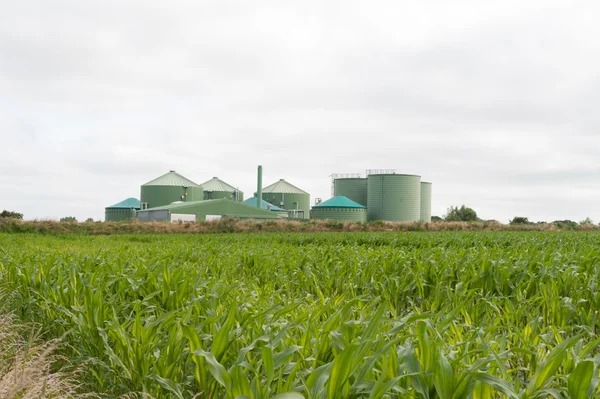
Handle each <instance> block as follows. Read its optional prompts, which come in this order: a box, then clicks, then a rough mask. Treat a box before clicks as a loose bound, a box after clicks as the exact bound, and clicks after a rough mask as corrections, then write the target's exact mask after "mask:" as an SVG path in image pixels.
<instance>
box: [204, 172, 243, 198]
mask: <svg viewBox="0 0 600 399" xmlns="http://www.w3.org/2000/svg"><path fill="white" fill-rule="evenodd" d="M201 186H202V188H203V189H204V199H205V200H211V199H219V198H227V199H230V200H234V201H238V202H242V201H244V193H243V192H241V191H240V190H238V189H237V188H235V187H233V186H232V185H231V184H227V183H225V182H224V181H223V180H221V179H219V178H218V177H213V178H212V179H210V180H209V181H207V182H204V183H202V184H201Z"/></svg>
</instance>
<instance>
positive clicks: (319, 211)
mask: <svg viewBox="0 0 600 399" xmlns="http://www.w3.org/2000/svg"><path fill="white" fill-rule="evenodd" d="M366 176H367V177H365V178H361V177H360V176H359V175H333V187H332V194H333V198H331V199H329V200H327V201H325V202H321V201H320V199H317V203H316V204H315V206H313V207H312V209H311V207H310V194H309V193H308V192H306V191H304V190H302V189H301V188H299V187H297V186H295V185H293V184H292V183H290V182H288V181H286V180H285V179H279V180H278V181H276V182H274V183H273V184H270V185H268V186H266V187H262V166H259V167H258V175H257V190H256V192H255V193H254V197H252V198H248V199H246V200H244V193H243V192H242V191H241V190H239V189H238V188H237V187H235V186H233V185H231V184H229V183H226V182H224V181H223V180H221V179H219V178H218V177H213V178H212V179H210V180H208V181H205V182H204V183H202V184H197V183H195V182H194V181H192V180H190V179H188V178H187V177H184V176H182V175H180V174H179V173H177V172H175V171H174V170H171V171H169V172H168V173H166V174H164V175H162V176H159V177H157V178H156V179H153V180H151V181H149V182H148V183H145V184H143V185H142V186H141V188H140V201H139V204H138V203H137V202H135V201H137V200H135V199H134V198H130V199H128V200H127V201H129V202H126V201H124V202H122V203H119V204H115V205H112V206H110V207H107V208H106V211H105V214H106V220H107V221H116V220H130V219H133V218H137V219H138V220H142V221H151V220H159V221H169V222H176V221H205V220H213V219H218V218H221V217H224V216H230V217H236V218H254V219H272V218H289V219H301V220H307V219H309V218H313V219H330V220H338V221H354V222H367V221H369V222H370V221H376V220H385V221H397V222H417V221H424V222H430V221H431V191H432V190H431V188H432V184H431V183H429V182H423V181H421V176H418V175H407V174H396V173H395V171H394V170H392V169H387V170H367V173H366ZM257 198H260V199H261V201H260V204H259V203H258V201H257ZM131 200H133V202H132V201H131ZM131 204H133V205H134V206H131ZM251 208H253V209H251Z"/></svg>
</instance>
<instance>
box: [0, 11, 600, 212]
mask: <svg viewBox="0 0 600 399" xmlns="http://www.w3.org/2000/svg"><path fill="white" fill-rule="evenodd" d="M598 15H600V3H599V2H597V1H593V0H590V1H577V0H575V1H573V0H571V1H569V0H564V1H552V0H539V1H538V0H529V1H523V0H520V1H515V0H503V1H482V0H477V1H459V0H455V1H445V0H444V1H442V0H439V1H437V0H430V1H422V2H417V1H391V0H390V1H353V0H344V1H333V0H329V1H328V0H319V1H311V0H303V1H282V0H272V1H262V0H256V1H247V0H239V1H228V0H218V1H217V0H215V1H210V2H209V1H200V0H187V1H185V0H180V1H168V2H167V1H164V0H161V1H157V0H152V1H149V0H143V1H142V0H139V1H125V0H102V1H81V0H71V1H67V0H54V1H46V0H43V1H41V0H40V1H30V0H19V1H5V2H3V4H2V12H1V13H0V135H1V137H0V138H1V141H0V143H1V144H0V145H1V147H0V148H1V151H0V170H1V171H0V209H8V210H13V211H18V212H21V213H24V214H25V218H26V219H34V218H38V219H39V218H54V219H58V218H60V217H62V216H69V215H70V216H75V217H77V218H78V219H79V220H85V219H86V218H88V217H92V218H94V219H97V220H98V219H102V220H103V219H104V207H105V206H109V205H112V204H114V203H116V202H119V201H121V200H123V199H125V198H127V197H136V198H139V191H140V185H141V184H143V183H145V182H147V181H149V180H152V179H154V178H155V177H158V176H160V175H162V174H164V173H166V172H168V171H169V170H170V169H175V170H177V171H178V172H180V173H181V174H182V175H184V176H186V177H188V178H189V179H191V180H193V181H195V182H197V183H202V182H204V181H206V180H208V179H210V178H211V177H213V176H218V177H220V178H221V179H223V180H224V181H226V182H228V183H230V184H232V185H234V186H238V187H239V188H240V189H241V190H242V191H244V193H245V196H246V197H250V196H252V193H253V192H254V191H255V190H256V166H257V165H258V164H262V165H263V167H264V177H263V181H264V183H265V186H266V185H268V184H270V183H273V182H274V181H276V180H278V179H279V178H285V179H286V180H288V181H289V182H291V183H292V184H295V185H297V186H298V187H300V188H302V189H304V190H306V191H308V192H309V193H310V194H311V202H313V201H314V198H316V197H321V198H323V199H326V198H329V196H330V194H331V181H330V177H329V176H330V175H331V174H332V173H361V174H363V175H364V173H365V169H396V171H397V173H411V174H418V175H421V176H422V179H423V180H424V181H431V182H433V205H432V213H433V214H434V215H440V216H441V215H443V214H444V213H445V212H446V209H447V208H448V207H449V206H450V205H460V204H466V205H467V206H470V207H472V208H473V209H475V210H476V211H477V213H478V215H479V216H480V217H481V218H484V219H497V220H500V221H502V222H508V220H509V219H511V218H512V217H513V216H526V217H529V219H530V220H548V221H551V220H556V219H572V220H576V221H579V220H582V219H584V218H585V217H588V216H589V217H591V218H592V219H593V220H595V221H600V206H599V204H600V179H599V177H600V161H599V153H600V109H599V106H600V25H599V24H598V23H597V19H598Z"/></svg>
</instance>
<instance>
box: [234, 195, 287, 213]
mask: <svg viewBox="0 0 600 399" xmlns="http://www.w3.org/2000/svg"><path fill="white" fill-rule="evenodd" d="M243 202H244V204H248V205H251V206H256V197H252V198H248V199H247V200H245V201H243ZM261 207H262V208H263V209H269V210H271V211H283V209H281V208H280V207H278V206H275V205H272V204H270V203H268V202H267V201H265V200H262V203H261Z"/></svg>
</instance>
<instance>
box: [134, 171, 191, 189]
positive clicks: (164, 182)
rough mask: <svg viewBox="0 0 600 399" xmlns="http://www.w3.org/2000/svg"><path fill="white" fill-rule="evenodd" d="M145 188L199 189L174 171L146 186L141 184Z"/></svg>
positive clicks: (151, 181)
mask: <svg viewBox="0 0 600 399" xmlns="http://www.w3.org/2000/svg"><path fill="white" fill-rule="evenodd" d="M145 186H174V187H200V186H199V185H198V184H196V183H194V182H193V181H191V180H190V179H188V178H186V177H183V176H182V175H180V174H179V173H177V172H175V171H174V170H171V171H169V173H165V174H164V175H162V176H159V177H157V178H156V179H154V180H150V181H149V182H148V183H146V184H142V187H145Z"/></svg>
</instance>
